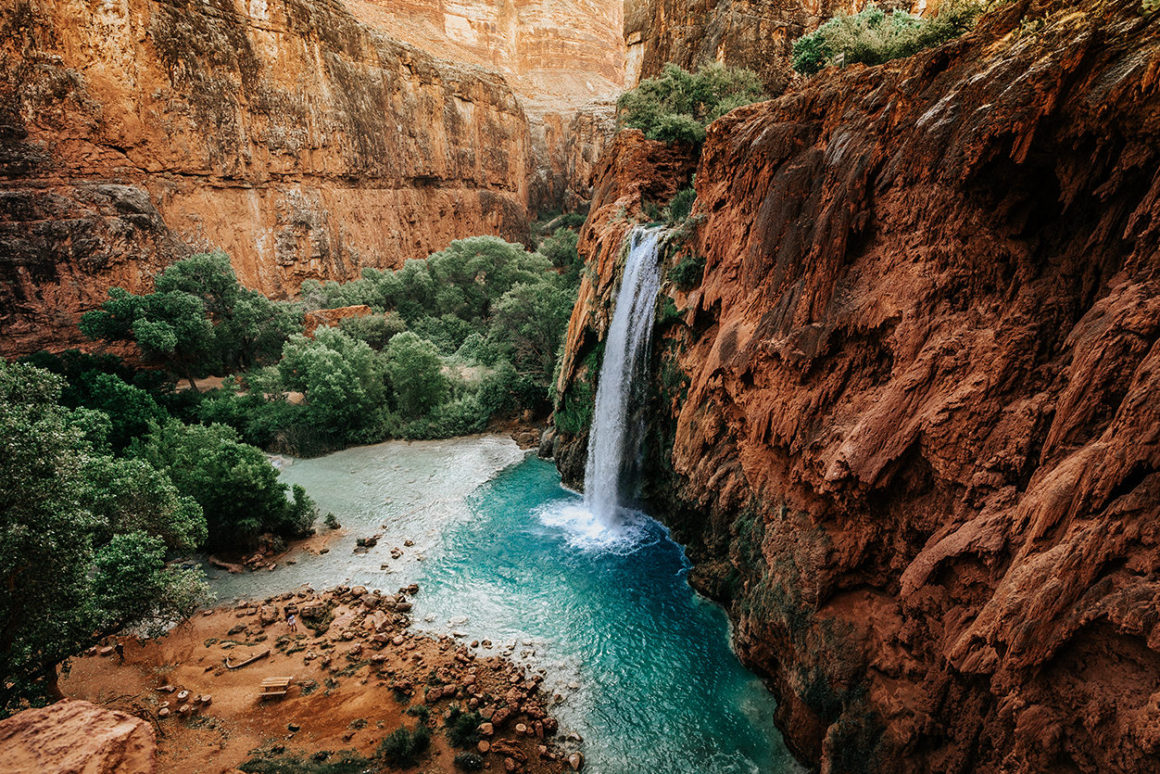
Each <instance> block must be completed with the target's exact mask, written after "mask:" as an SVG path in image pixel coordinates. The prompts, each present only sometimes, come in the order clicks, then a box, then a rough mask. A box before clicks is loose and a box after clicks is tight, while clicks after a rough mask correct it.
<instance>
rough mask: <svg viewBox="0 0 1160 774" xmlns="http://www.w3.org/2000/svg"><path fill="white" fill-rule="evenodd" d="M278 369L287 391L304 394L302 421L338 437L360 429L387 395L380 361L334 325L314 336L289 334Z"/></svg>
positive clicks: (365, 344)
mask: <svg viewBox="0 0 1160 774" xmlns="http://www.w3.org/2000/svg"><path fill="white" fill-rule="evenodd" d="M403 335H405V334H403ZM278 373H279V375H280V376H281V381H282V385H283V386H284V387H285V388H286V389H289V390H298V391H301V392H302V393H303V394H304V395H305V405H304V408H305V412H304V413H305V421H306V422H308V423H309V424H311V425H313V426H316V427H325V428H328V429H330V430H331V431H333V432H335V433H337V434H339V435H340V436H349V435H351V434H352V433H353V432H354V431H357V430H359V429H360V428H362V427H363V426H364V425H365V424H366V422H367V421H368V418H369V417H371V416H372V415H373V414H374V412H375V411H376V410H377V409H378V408H379V407H380V406H381V405H382V403H383V400H384V398H385V397H386V386H385V384H384V381H383V380H384V370H383V363H382V360H381V359H380V358H379V356H378V355H377V354H376V353H375V352H374V350H372V349H371V348H370V346H369V345H368V344H367V343H366V342H363V341H358V340H357V339H354V338H351V337H350V336H348V335H347V334H345V333H343V332H342V331H340V330H338V329H336V328H319V329H318V330H317V331H315V334H314V338H313V339H311V338H308V337H306V336H303V335H302V334H296V335H294V336H292V337H291V338H290V340H289V341H287V342H286V345H285V346H284V347H283V348H282V360H281V361H280V362H279V363H278Z"/></svg>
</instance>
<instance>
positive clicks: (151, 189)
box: [0, 0, 531, 354]
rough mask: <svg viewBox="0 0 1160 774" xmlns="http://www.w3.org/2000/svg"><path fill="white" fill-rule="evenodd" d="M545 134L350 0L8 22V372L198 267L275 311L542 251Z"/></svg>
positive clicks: (3, 150) (31, 10) (4, 144)
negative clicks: (473, 242)
mask: <svg viewBox="0 0 1160 774" xmlns="http://www.w3.org/2000/svg"><path fill="white" fill-rule="evenodd" d="M530 142H531V141H530V132H529V126H528V121H527V117H526V115H525V114H524V112H523V110H522V109H521V107H520V105H519V103H518V101H517V99H516V97H515V95H514V94H513V92H512V91H511V89H510V88H509V87H508V85H507V84H506V82H505V81H504V80H503V79H502V78H501V77H500V76H498V75H495V74H492V73H489V72H486V71H484V70H482V69H480V68H478V67H474V66H470V65H455V64H451V63H449V62H446V61H441V60H437V59H435V58H433V57H432V56H431V55H429V54H427V53H424V52H422V51H420V50H418V49H416V48H413V47H411V46H409V45H406V44H404V43H400V42H398V41H395V40H393V39H390V38H387V37H384V36H383V35H381V34H379V33H378V32H376V31H374V30H373V29H371V28H370V27H368V26H366V25H364V24H362V23H361V22H359V21H357V20H356V19H355V18H354V17H353V16H351V15H350V14H349V13H348V12H347V10H346V7H345V6H344V5H343V4H342V3H341V2H340V0H261V2H243V1H242V0H211V2H195V1H194V0H114V1H113V2H104V3H100V4H97V5H93V4H92V3H87V2H81V0H13V1H12V2H10V3H6V4H5V5H4V6H3V8H2V9H0V329H2V331H0V342H2V343H0V352H5V353H8V354H13V353H19V352H26V351H29V350H30V349H35V348H38V347H40V346H44V345H46V344H56V345H61V344H66V343H70V342H73V341H76V340H77V337H78V334H77V332H76V330H75V320H76V317H77V313H78V312H79V311H80V310H82V309H84V308H87V307H91V306H93V305H94V304H96V303H99V301H100V300H101V299H102V298H103V297H104V292H105V289H106V288H107V287H108V286H109V285H113V284H119V285H123V286H127V287H130V288H133V289H141V288H143V287H145V286H147V284H148V282H149V280H150V278H151V276H152V274H153V273H154V272H155V271H156V270H157V269H158V268H160V267H161V266H163V265H164V264H165V263H167V262H169V261H170V260H172V259H173V258H174V257H176V256H178V255H180V254H181V253H183V252H185V251H187V250H189V249H197V248H208V247H219V248H222V249H225V250H226V251H227V252H229V253H230V255H231V257H232V259H233V262H234V266H235V268H236V269H237V271H238V274H239V277H240V278H241V279H242V281H243V282H244V283H245V284H247V285H249V286H250V287H254V288H257V289H259V290H262V291H264V292H266V293H269V294H271V295H283V294H286V293H291V292H294V291H296V290H297V288H298V286H299V284H300V283H301V281H302V280H303V279H307V278H328V279H347V278H351V277H354V276H357V274H358V272H359V270H360V269H361V268H362V267H363V266H393V265H397V264H399V263H401V262H402V261H403V260H404V259H405V258H410V257H423V256H425V255H426V254H428V253H429V252H431V251H433V250H437V249H441V248H442V247H444V246H445V245H446V244H447V243H448V242H449V241H451V240H452V239H455V238H458V237H463V236H468V235H471V234H480V233H497V234H500V235H503V236H505V237H507V238H509V239H516V238H519V237H521V236H522V235H523V234H525V233H526V205H527V197H528V192H527V186H528V180H529V176H530V173H531V169H530V167H531V164H530V152H531V151H530Z"/></svg>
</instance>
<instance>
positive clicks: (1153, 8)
mask: <svg viewBox="0 0 1160 774" xmlns="http://www.w3.org/2000/svg"><path fill="white" fill-rule="evenodd" d="M1140 11H1141V13H1143V14H1145V15H1148V14H1152V13H1156V12H1157V11H1160V0H1142V4H1141V6H1140Z"/></svg>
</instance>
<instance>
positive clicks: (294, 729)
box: [286, 723, 302, 734]
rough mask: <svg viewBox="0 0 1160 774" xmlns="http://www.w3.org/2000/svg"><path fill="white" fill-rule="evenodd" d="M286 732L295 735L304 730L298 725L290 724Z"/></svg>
mask: <svg viewBox="0 0 1160 774" xmlns="http://www.w3.org/2000/svg"><path fill="white" fill-rule="evenodd" d="M286 730H287V731H289V732H290V733H292V734H295V733H298V732H299V731H301V730H302V726H300V725H298V724H297V723H288V724H287V725H286Z"/></svg>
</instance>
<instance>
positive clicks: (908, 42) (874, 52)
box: [793, 0, 985, 75]
mask: <svg viewBox="0 0 1160 774" xmlns="http://www.w3.org/2000/svg"><path fill="white" fill-rule="evenodd" d="M984 6H985V4H984V3H982V2H979V0H948V2H946V3H943V4H942V6H941V7H940V8H939V11H938V13H937V14H935V15H934V16H933V17H930V18H925V17H922V16H918V15H916V14H912V13H907V12H906V11H901V10H894V11H891V12H890V13H886V12H885V11H883V10H882V9H881V8H879V7H878V6H876V5H873V4H871V5H868V6H866V7H865V8H864V9H862V10H861V11H859V12H858V13H853V14H846V13H841V14H838V15H837V16H835V17H833V18H832V19H830V20H829V21H828V22H826V23H825V24H823V25H821V26H820V27H818V28H817V29H816V30H814V31H813V32H811V33H809V34H808V35H803V36H802V37H800V38H798V39H797V40H796V41H794V44H793V68H794V69H795V70H797V71H798V72H799V73H802V74H804V75H813V74H814V73H816V72H818V71H819V70H821V69H822V68H824V67H826V66H828V65H835V64H836V65H841V66H845V65H849V64H854V63H856V62H857V63H861V64H867V65H877V64H882V63H883V62H888V61H890V60H891V59H898V58H900V57H905V56H911V55H912V54H915V53H918V52H919V51H922V50H923V49H925V48H931V47H932V46H937V45H940V44H942V43H945V42H947V41H948V40H952V39H954V38H957V37H958V36H960V35H962V34H963V33H964V32H966V31H968V30H969V29H970V28H971V27H972V26H974V23H975V21H976V20H977V19H978V17H979V15H980V14H981V13H982V12H983V10H984Z"/></svg>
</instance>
